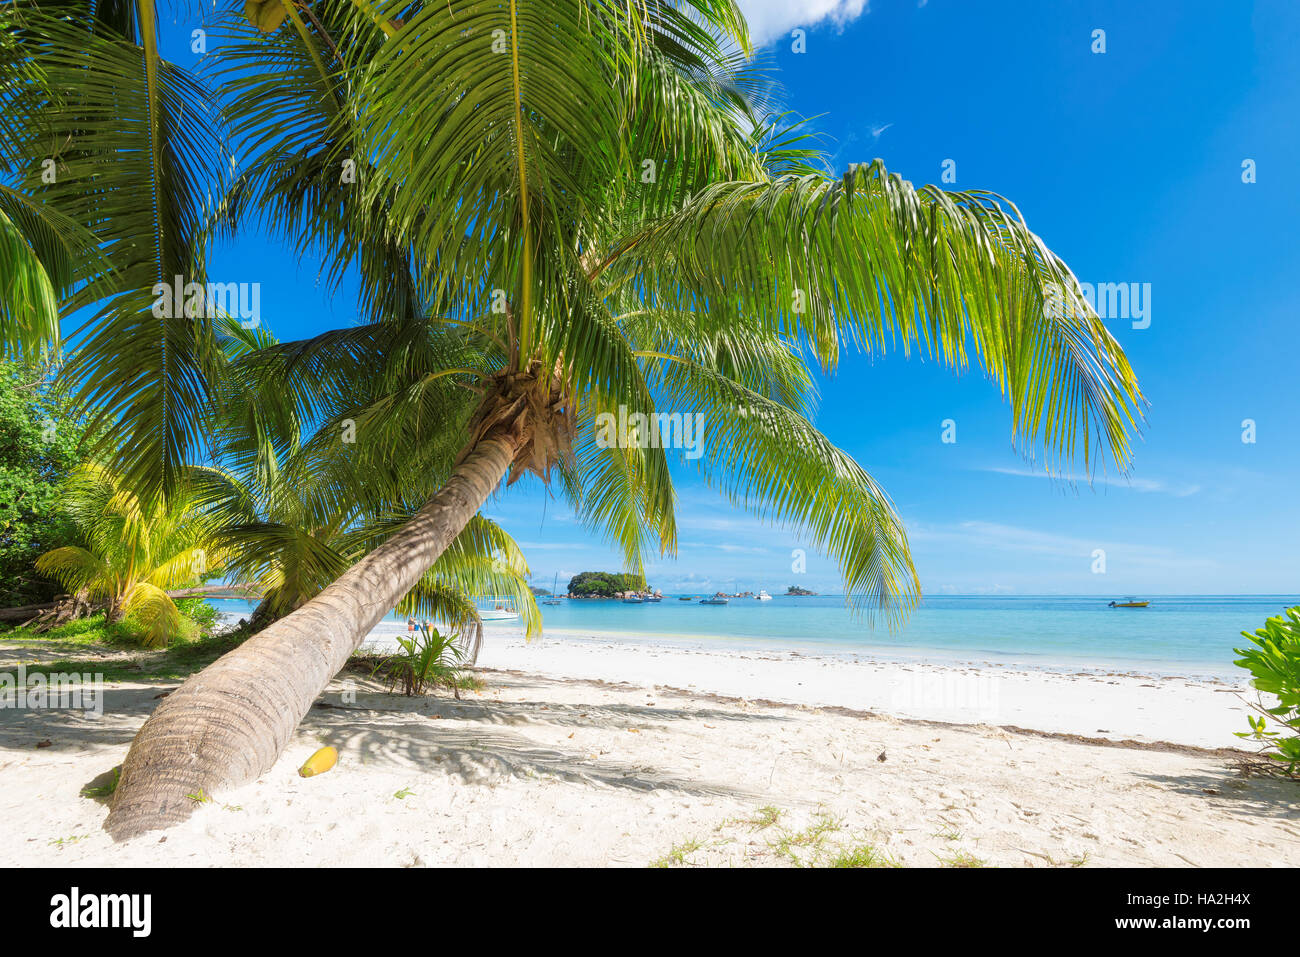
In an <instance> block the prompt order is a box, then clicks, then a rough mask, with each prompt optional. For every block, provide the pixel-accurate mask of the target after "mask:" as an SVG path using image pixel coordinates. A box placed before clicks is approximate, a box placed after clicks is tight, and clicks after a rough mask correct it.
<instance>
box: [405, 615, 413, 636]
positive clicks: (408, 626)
mask: <svg viewBox="0 0 1300 957" xmlns="http://www.w3.org/2000/svg"><path fill="white" fill-rule="evenodd" d="M406 633H407V634H408V635H413V634H415V616H414V615H412V616H411V617H410V618H408V619H406Z"/></svg>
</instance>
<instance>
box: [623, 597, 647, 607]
mask: <svg viewBox="0 0 1300 957" xmlns="http://www.w3.org/2000/svg"><path fill="white" fill-rule="evenodd" d="M623 604H625V605H644V604H645V596H644V595H627V596H625V597H624V598H623Z"/></svg>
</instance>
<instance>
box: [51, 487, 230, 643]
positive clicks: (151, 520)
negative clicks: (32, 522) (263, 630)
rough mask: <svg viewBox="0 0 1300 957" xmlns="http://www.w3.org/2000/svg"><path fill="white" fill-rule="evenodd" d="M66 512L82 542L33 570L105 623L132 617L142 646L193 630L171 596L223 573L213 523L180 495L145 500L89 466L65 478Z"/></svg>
mask: <svg viewBox="0 0 1300 957" xmlns="http://www.w3.org/2000/svg"><path fill="white" fill-rule="evenodd" d="M64 507H65V508H66V509H67V512H68V515H69V516H70V517H71V519H72V522H73V524H74V526H75V527H76V529H77V532H78V535H79V538H80V542H81V544H77V545H63V546H60V547H59V548H55V549H51V550H50V551H48V552H45V553H44V554H43V555H41V556H40V557H39V558H37V559H36V569H37V571H39V572H41V573H42V574H45V575H49V576H50V577H51V578H54V579H56V580H57V581H58V582H59V583H60V584H61V585H63V587H64V588H66V589H67V590H68V591H69V592H70V593H72V594H73V595H75V596H77V598H78V599H79V600H84V601H85V602H86V603H87V604H88V605H89V606H92V607H93V606H100V607H102V608H103V609H104V620H105V623H106V624H107V625H116V624H118V623H119V622H121V621H122V620H123V619H124V618H127V617H130V618H133V619H134V620H135V621H136V622H137V623H138V624H139V626H140V636H141V640H142V642H143V643H144V644H145V646H146V647H151V648H155V647H162V646H165V645H167V644H168V643H170V642H172V641H174V640H177V639H179V638H182V637H187V633H189V632H192V631H193V622H191V621H189V620H188V619H186V617H185V616H184V615H183V614H182V612H181V608H180V606H178V605H177V603H176V599H175V598H174V597H172V595H170V594H168V592H170V591H176V590H181V589H184V588H187V587H191V586H197V585H198V584H199V583H200V581H201V580H202V579H203V578H204V577H205V576H207V575H209V574H214V573H216V572H219V571H220V570H221V562H222V557H221V553H220V551H217V550H214V549H213V548H212V547H211V535H212V530H213V526H212V522H211V521H210V520H209V519H208V518H207V517H206V516H205V515H203V514H201V513H199V512H198V511H196V510H193V509H192V503H191V502H190V500H189V499H188V498H187V497H186V496H185V495H184V494H180V493H178V494H175V495H173V496H171V497H169V498H166V499H158V500H156V501H154V502H152V503H150V502H145V501H142V500H141V499H140V497H139V496H138V495H136V494H135V492H134V491H133V490H132V489H131V488H130V486H129V485H128V484H127V483H126V482H125V481H124V480H123V478H122V476H120V475H118V474H117V473H115V472H113V471H111V470H109V469H107V468H105V467H103V466H100V465H96V464H94V463H86V464H84V465H81V466H80V467H78V469H77V470H76V471H75V472H74V473H73V475H72V476H71V477H70V478H69V481H68V483H67V486H66V488H65V490H64Z"/></svg>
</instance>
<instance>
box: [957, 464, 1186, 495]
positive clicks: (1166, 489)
mask: <svg viewBox="0 0 1300 957" xmlns="http://www.w3.org/2000/svg"><path fill="white" fill-rule="evenodd" d="M979 471H981V472H997V473H998V474H999V475H1017V476H1020V477H1022V478H1036V479H1051V480H1052V481H1055V482H1061V483H1069V484H1073V485H1088V484H1092V485H1101V486H1105V487H1106V488H1127V489H1131V490H1132V491H1134V492H1157V493H1160V494H1162V495H1173V496H1176V497H1177V498H1186V497H1187V496H1188V495H1195V494H1196V493H1197V492H1199V491H1200V490H1201V486H1199V485H1191V484H1185V483H1179V482H1165V481H1161V480H1159V479H1149V478H1127V479H1116V480H1114V481H1112V480H1110V479H1106V478H1094V479H1092V481H1091V483H1089V481H1088V478H1087V477H1086V476H1078V475H1055V474H1053V473H1051V472H1046V471H1038V470H1035V469H1013V468H998V467H990V468H983V469H980V470H979Z"/></svg>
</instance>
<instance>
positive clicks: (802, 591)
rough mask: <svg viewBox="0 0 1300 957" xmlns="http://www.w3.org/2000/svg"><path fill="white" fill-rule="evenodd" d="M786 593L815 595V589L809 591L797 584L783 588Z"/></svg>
mask: <svg viewBox="0 0 1300 957" xmlns="http://www.w3.org/2000/svg"><path fill="white" fill-rule="evenodd" d="M785 593H786V594H787V595H815V594H817V593H816V592H815V591H809V590H808V589H807V588H800V587H799V586H798V585H791V586H790V587H789V588H787V589H786V590H785Z"/></svg>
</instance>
